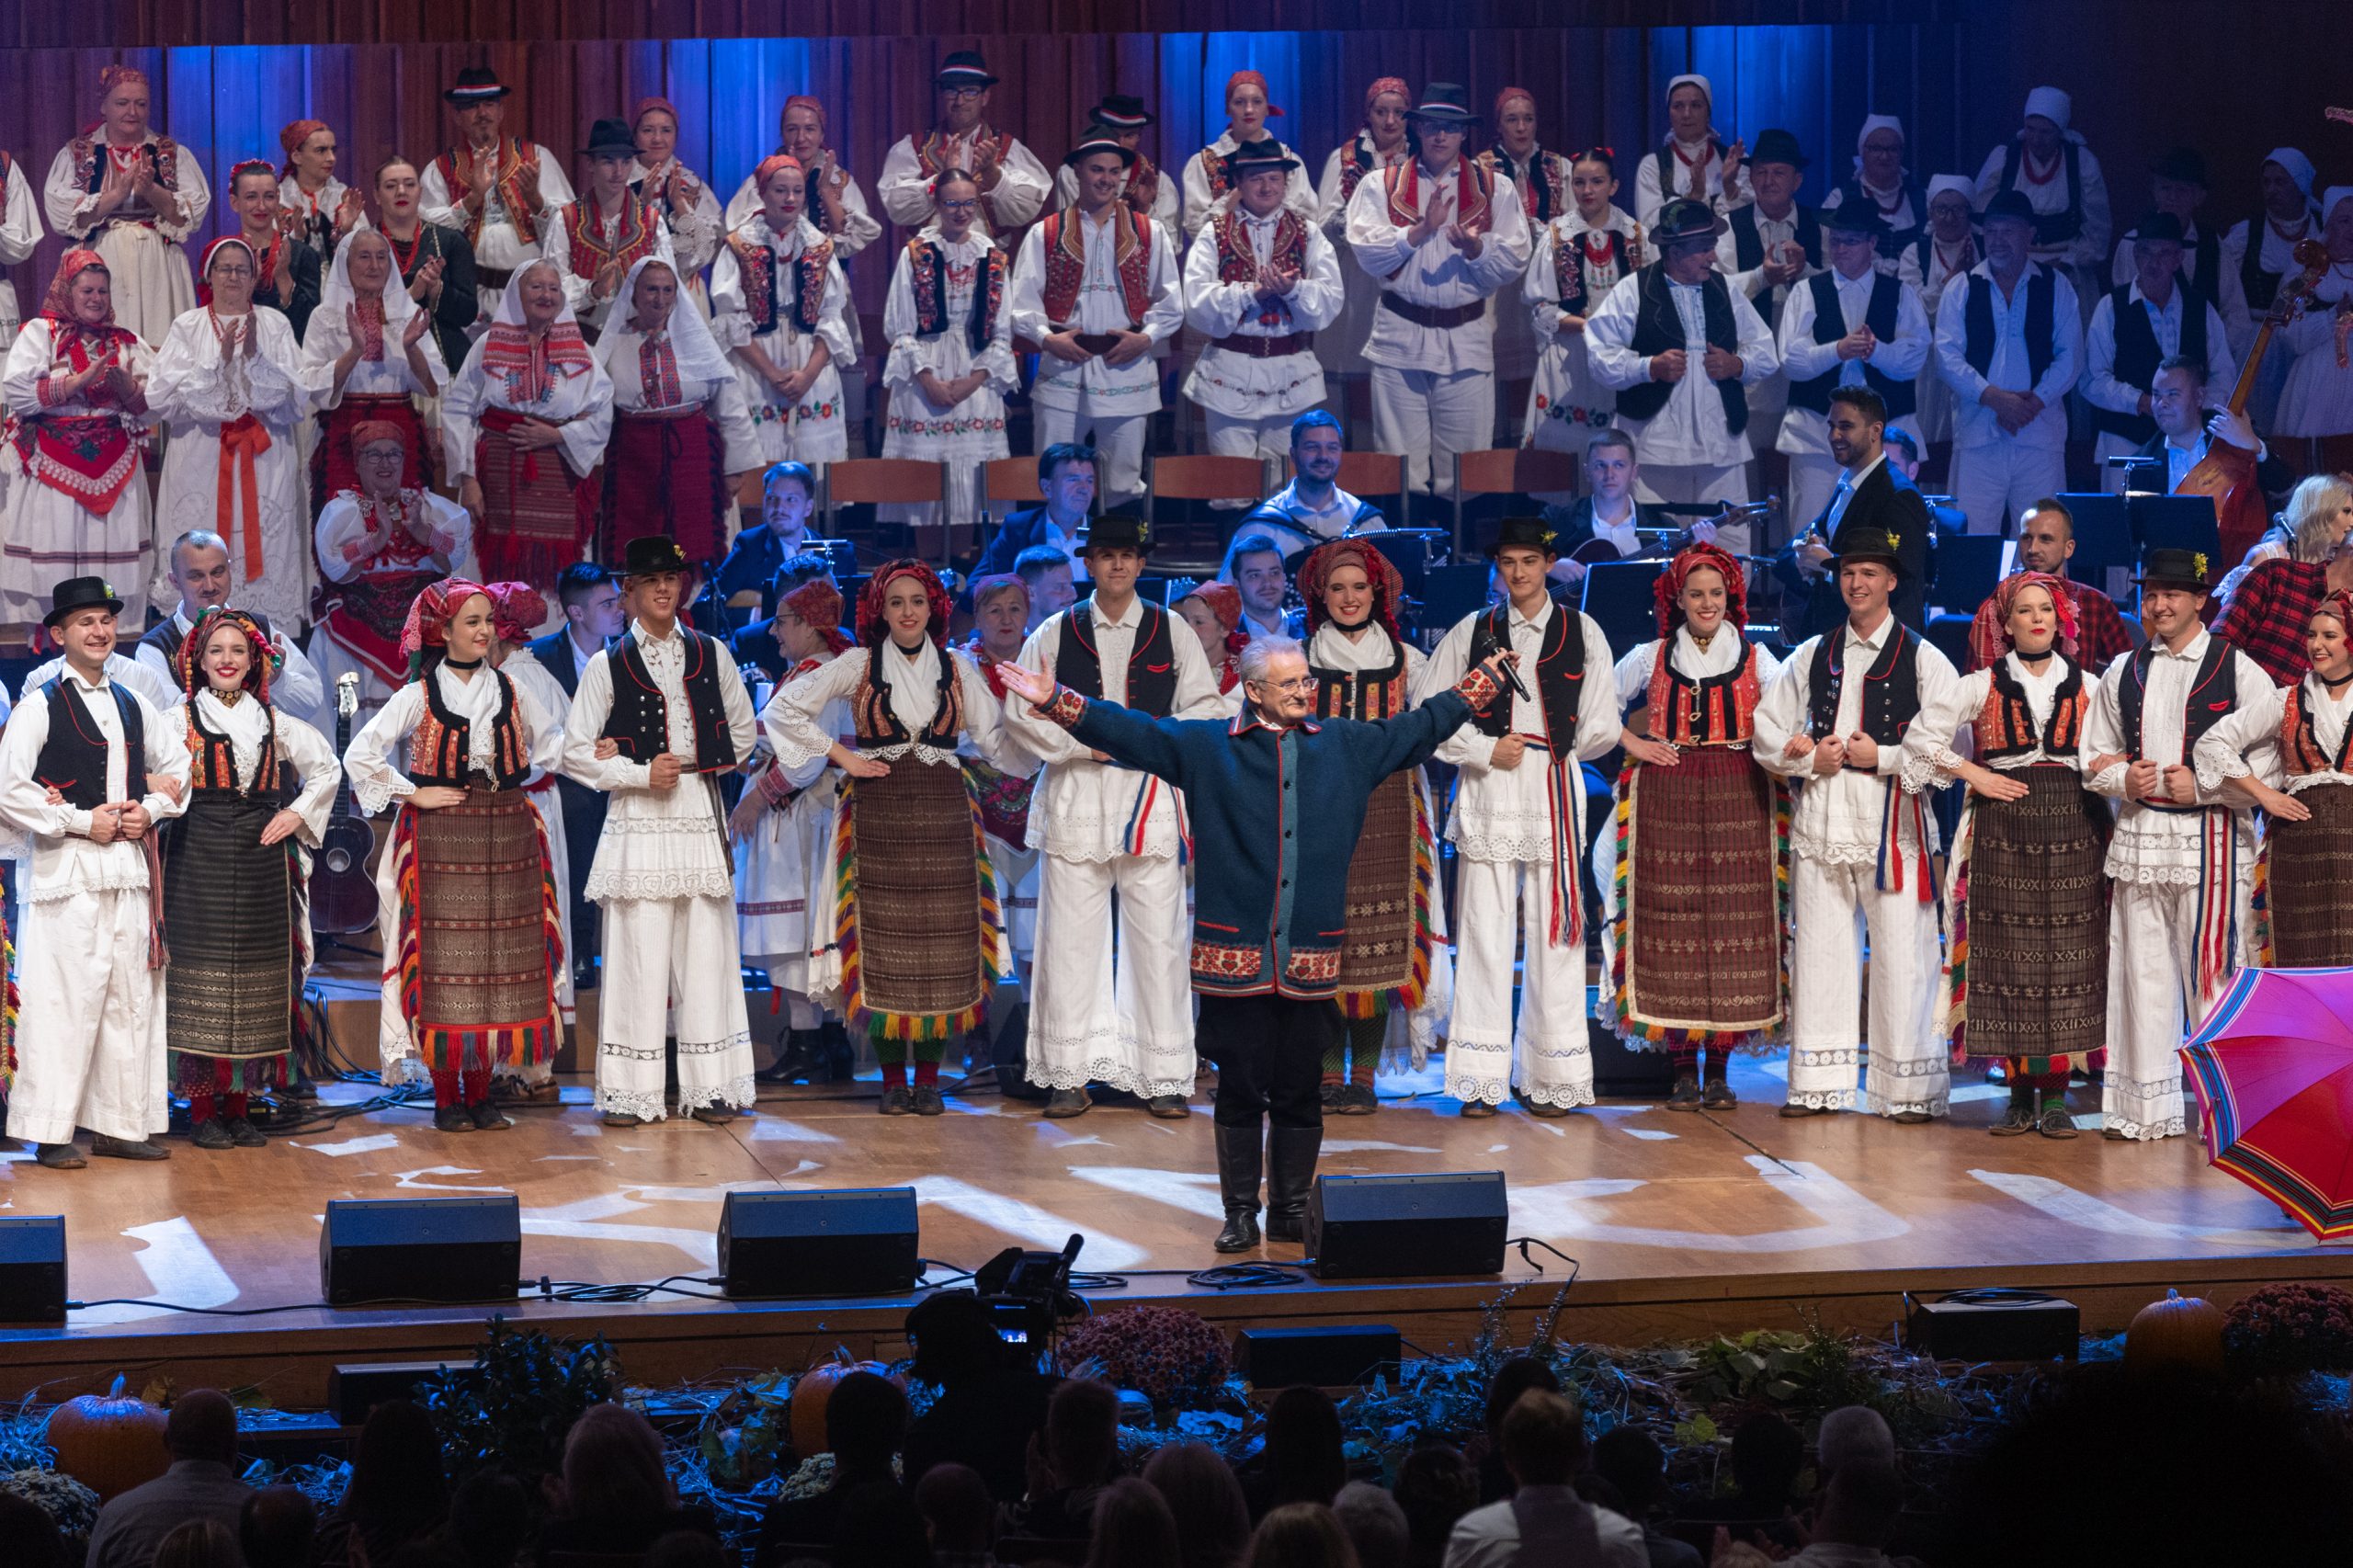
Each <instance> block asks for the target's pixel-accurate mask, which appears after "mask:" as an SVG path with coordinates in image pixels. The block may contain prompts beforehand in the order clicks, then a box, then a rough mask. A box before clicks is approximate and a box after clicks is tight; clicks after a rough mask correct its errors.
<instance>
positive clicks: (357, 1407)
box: [327, 1361, 482, 1426]
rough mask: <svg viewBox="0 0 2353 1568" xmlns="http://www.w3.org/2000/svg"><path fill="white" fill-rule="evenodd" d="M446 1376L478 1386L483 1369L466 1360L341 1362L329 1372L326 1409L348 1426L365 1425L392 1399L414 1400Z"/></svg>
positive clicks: (468, 1384) (465, 1383)
mask: <svg viewBox="0 0 2353 1568" xmlns="http://www.w3.org/2000/svg"><path fill="white" fill-rule="evenodd" d="M444 1377H449V1378H452V1379H454V1380H455V1381H457V1382H459V1383H461V1384H464V1385H467V1386H479V1385H480V1384H481V1382H482V1368H481V1367H479V1366H477V1365H474V1364H472V1363H471V1362H467V1361H338V1362H336V1363H335V1366H334V1367H333V1368H332V1369H330V1370H329V1371H328V1373H327V1408H328V1409H329V1410H331V1411H333V1412H334V1413H335V1419H336V1420H337V1421H339V1422H341V1423H342V1424H343V1425H344V1426H363V1425H365V1424H366V1422H367V1420H368V1415H369V1412H370V1411H372V1410H374V1409H375V1408H376V1407H377V1406H378V1405H380V1404H381V1403H384V1402H385V1401H386V1400H389V1399H415V1398H416V1397H417V1393H418V1391H419V1390H421V1389H423V1388H424V1387H425V1385H426V1384H427V1383H430V1382H435V1381H439V1380H440V1379H442V1378H444Z"/></svg>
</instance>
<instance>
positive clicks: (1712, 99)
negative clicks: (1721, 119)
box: [1666, 71, 1716, 113]
mask: <svg viewBox="0 0 2353 1568" xmlns="http://www.w3.org/2000/svg"><path fill="white" fill-rule="evenodd" d="M1686 82H1688V83H1690V84H1691V85H1693V86H1695V87H1697V88H1699V96H1700V97H1704V98H1706V99H1707V100H1708V108H1709V111H1710V112H1711V113H1712V112H1714V110H1715V107H1716V90H1715V88H1713V87H1711V86H1710V85H1708V79H1707V78H1706V77H1705V76H1702V75H1700V74H1699V73H1698V72H1697V71H1686V72H1685V73H1683V74H1682V75H1680V76H1677V77H1676V78H1675V79H1674V80H1673V81H1671V82H1669V83H1667V85H1666V96H1667V97H1670V98H1671V97H1674V96H1675V89H1676V88H1677V87H1679V86H1681V85H1683V84H1684V83H1686Z"/></svg>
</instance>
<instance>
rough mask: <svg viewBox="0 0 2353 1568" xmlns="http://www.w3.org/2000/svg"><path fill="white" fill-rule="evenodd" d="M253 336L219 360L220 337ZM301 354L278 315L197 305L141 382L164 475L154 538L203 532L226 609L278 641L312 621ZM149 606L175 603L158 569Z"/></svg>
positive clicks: (306, 409) (259, 308)
mask: <svg viewBox="0 0 2353 1568" xmlns="http://www.w3.org/2000/svg"><path fill="white" fill-rule="evenodd" d="M231 331H236V332H238V333H239V334H240V335H242V334H243V333H244V332H245V331H251V332H254V333H256V334H257V335H258V336H257V337H256V341H255V344H254V349H253V352H252V353H251V354H250V355H248V354H246V353H244V352H242V351H241V352H238V353H235V354H229V353H225V352H224V351H223V342H224V335H225V334H227V333H229V332H231ZM147 406H148V408H149V409H150V410H151V411H152V412H153V414H154V415H155V416H156V417H157V418H158V419H159V420H160V421H161V422H162V426H163V431H164V435H165V443H164V472H163V478H162V483H160V484H158V486H157V487H156V494H155V529H156V532H157V534H158V535H160V536H161V537H162V538H163V539H165V540H173V539H177V538H178V537H179V536H180V535H181V534H184V533H187V532H188V531H189V530H191V529H199V528H209V529H210V530H211V531H212V532H214V533H217V534H219V535H220V536H221V537H222V539H224V540H228V541H229V578H230V583H231V585H232V586H231V589H230V595H229V600H230V602H231V603H232V604H233V605H235V606H236V607H237V608H240V609H251V610H259V611H260V612H261V613H262V614H263V615H265V616H267V617H268V619H269V623H270V625H271V626H273V627H282V628H284V629H285V631H286V632H287V634H288V635H290V636H291V635H296V634H298V633H300V631H301V629H302V628H304V627H306V626H308V625H309V624H310V622H311V585H312V584H313V582H315V581H316V580H317V579H316V577H315V575H314V574H313V568H312V563H311V529H310V526H309V525H310V507H309V506H308V505H307V504H306V502H305V501H304V498H303V494H302V482H303V473H302V467H303V465H302V456H301V449H299V447H298V446H297V444H296V440H295V430H296V428H297V426H300V425H301V422H302V420H303V418H304V416H305V415H308V414H309V413H310V410H311V394H310V392H309V390H308V388H306V387H305V386H304V385H303V382H302V375H301V346H300V345H299V344H297V343H296V342H295V341H294V328H293V326H292V324H290V323H289V322H288V321H287V319H286V317H285V315H284V314H283V313H281V312H278V311H276V310H273V309H271V308H270V307H269V306H267V305H256V306H254V307H253V311H252V313H251V314H249V315H245V316H243V317H238V316H219V315H215V314H214V313H213V311H212V308H211V307H210V306H209V305H205V306H199V307H198V308H197V309H195V310H192V311H190V312H188V313H187V314H185V315H183V316H181V317H180V319H179V320H177V321H176V322H174V323H173V324H172V330H171V332H170V334H169V335H167V336H166V337H165V339H164V347H162V348H161V349H159V350H158V351H157V352H156V355H155V370H154V374H153V375H152V376H151V377H149V378H148V381H147ZM156 564H157V568H158V576H157V578H156V580H155V582H154V583H153V587H152V591H153V594H154V595H155V596H156V597H155V602H156V603H157V604H158V605H165V604H170V603H172V602H173V601H174V600H176V598H177V597H178V595H177V592H176V590H175V589H174V588H173V587H172V586H171V585H170V583H169V582H168V581H167V580H166V579H165V577H164V576H163V575H162V571H163V569H164V568H165V566H166V565H167V563H166V562H162V561H160V560H159V561H158V562H157V563H156Z"/></svg>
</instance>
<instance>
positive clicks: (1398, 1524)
mask: <svg viewBox="0 0 2353 1568" xmlns="http://www.w3.org/2000/svg"><path fill="white" fill-rule="evenodd" d="M1332 1512H1333V1514H1334V1515H1336V1517H1338V1519H1339V1521H1340V1530H1341V1533H1342V1534H1344V1535H1346V1536H1347V1538H1348V1543H1349V1544H1350V1545H1352V1546H1354V1547H1355V1548H1356V1549H1357V1561H1358V1562H1359V1563H1360V1564H1362V1565H1363V1568H1405V1564H1406V1562H1408V1560H1409V1559H1410V1556H1411V1553H1412V1551H1413V1531H1412V1530H1411V1528H1409V1527H1408V1526H1407V1524H1406V1521H1405V1510H1404V1508H1403V1507H1402V1506H1399V1504H1398V1502H1397V1499H1396V1498H1394V1497H1392V1496H1391V1495H1390V1494H1388V1493H1386V1492H1384V1491H1382V1490H1381V1488H1380V1487H1378V1486H1375V1485H1374V1484H1373V1483H1370V1482H1369V1481H1351V1482H1349V1483H1347V1485H1346V1486H1343V1487H1341V1488H1340V1494H1339V1495H1338V1496H1336V1497H1335V1498H1333V1499H1332Z"/></svg>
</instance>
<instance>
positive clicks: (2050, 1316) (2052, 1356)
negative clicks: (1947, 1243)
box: [1904, 1288, 2084, 1361]
mask: <svg viewBox="0 0 2353 1568" xmlns="http://www.w3.org/2000/svg"><path fill="white" fill-rule="evenodd" d="M2083 1332H2084V1320H2083V1313H2082V1312H2080V1311H2078V1310H2077V1308H2076V1306H2075V1302H2073V1301H2062V1300H2061V1299H2060V1298H2058V1297H2056V1296H2046V1295H2043V1294H2042V1293H2040V1291H2036V1290H2003V1289H1998V1288H1996V1289H1987V1290H1955V1291H1952V1292H1951V1293H1950V1294H1949V1295H1944V1296H1939V1297H1938V1298H1937V1299H1936V1300H1935V1301H1915V1300H1914V1299H1913V1297H1912V1293H1911V1292H1910V1291H1908V1290H1907V1291H1905V1292H1904V1346H1905V1348H1907V1349H1909V1350H1911V1351H1912V1352H1913V1353H1914V1354H1915V1355H1920V1356H1926V1357H1927V1358H1930V1359H1931V1360H1937V1361H2051V1360H2061V1361H2072V1360H2074V1359H2075V1349H2076V1345H2077V1343H2078V1341H2079V1340H2080V1339H2081V1338H2082V1336H2083Z"/></svg>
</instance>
